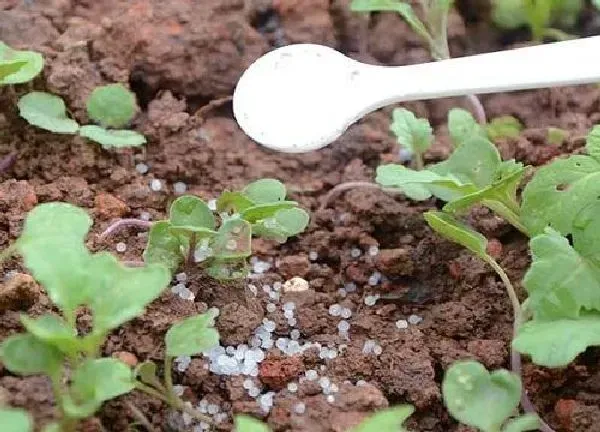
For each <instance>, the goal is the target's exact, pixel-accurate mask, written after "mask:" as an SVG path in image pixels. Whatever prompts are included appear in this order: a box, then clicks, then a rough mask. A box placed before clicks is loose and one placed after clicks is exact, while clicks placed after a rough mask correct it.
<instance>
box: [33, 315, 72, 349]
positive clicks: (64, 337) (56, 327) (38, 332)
mask: <svg viewBox="0 0 600 432" xmlns="http://www.w3.org/2000/svg"><path fill="white" fill-rule="evenodd" d="M21 323H22V324H23V327H25V329H26V330H27V331H28V332H29V333H31V334H32V335H34V336H35V337H36V338H38V339H39V340H41V341H43V342H45V343H47V344H49V345H52V346H54V347H56V348H58V349H59V350H60V351H62V352H63V353H65V354H74V353H76V352H77V350H78V349H79V341H78V339H77V331H76V330H75V329H73V328H71V327H69V326H68V325H67V323H66V322H65V321H64V320H63V319H62V318H60V317H58V316H56V315H50V314H46V315H42V316H41V317H39V318H31V317H28V316H25V315H23V316H21Z"/></svg>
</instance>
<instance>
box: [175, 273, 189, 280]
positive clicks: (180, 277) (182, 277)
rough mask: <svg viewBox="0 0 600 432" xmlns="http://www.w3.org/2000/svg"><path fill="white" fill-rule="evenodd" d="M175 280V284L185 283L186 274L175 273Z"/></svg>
mask: <svg viewBox="0 0 600 432" xmlns="http://www.w3.org/2000/svg"><path fill="white" fill-rule="evenodd" d="M175 279H176V280H177V282H185V281H187V274H186V273H184V272H181V273H177V275H175Z"/></svg>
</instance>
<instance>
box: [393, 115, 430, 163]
mask: <svg viewBox="0 0 600 432" xmlns="http://www.w3.org/2000/svg"><path fill="white" fill-rule="evenodd" d="M390 130H391V131H392V132H393V133H394V135H396V139H397V140H398V144H400V145H401V146H402V147H403V148H404V149H405V150H407V151H408V152H410V153H411V154H412V155H414V158H415V168H416V169H417V170H421V169H423V153H425V152H426V151H427V150H428V149H429V147H431V143H432V142H433V129H432V128H431V125H430V124H429V121H427V119H424V118H417V117H416V116H415V115H414V114H413V113H412V112H411V111H409V110H407V109H406V108H395V109H394V111H393V113H392V124H391V125H390Z"/></svg>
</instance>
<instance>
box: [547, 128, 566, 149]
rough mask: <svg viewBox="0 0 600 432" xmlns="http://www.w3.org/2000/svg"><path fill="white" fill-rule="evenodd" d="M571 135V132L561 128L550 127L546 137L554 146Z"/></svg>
mask: <svg viewBox="0 0 600 432" xmlns="http://www.w3.org/2000/svg"><path fill="white" fill-rule="evenodd" d="M568 136H569V133H568V132H567V131H566V130H564V129H560V128H555V127H549V128H548V130H547V131H546V139H547V140H548V144H550V145H552V146H559V145H561V144H562V143H563V142H564V141H565V140H566V139H567V137H568Z"/></svg>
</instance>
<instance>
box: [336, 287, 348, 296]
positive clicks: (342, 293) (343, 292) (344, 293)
mask: <svg viewBox="0 0 600 432" xmlns="http://www.w3.org/2000/svg"><path fill="white" fill-rule="evenodd" d="M338 295H339V296H340V297H341V298H346V296H347V295H348V293H347V292H346V289H345V288H340V289H338Z"/></svg>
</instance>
